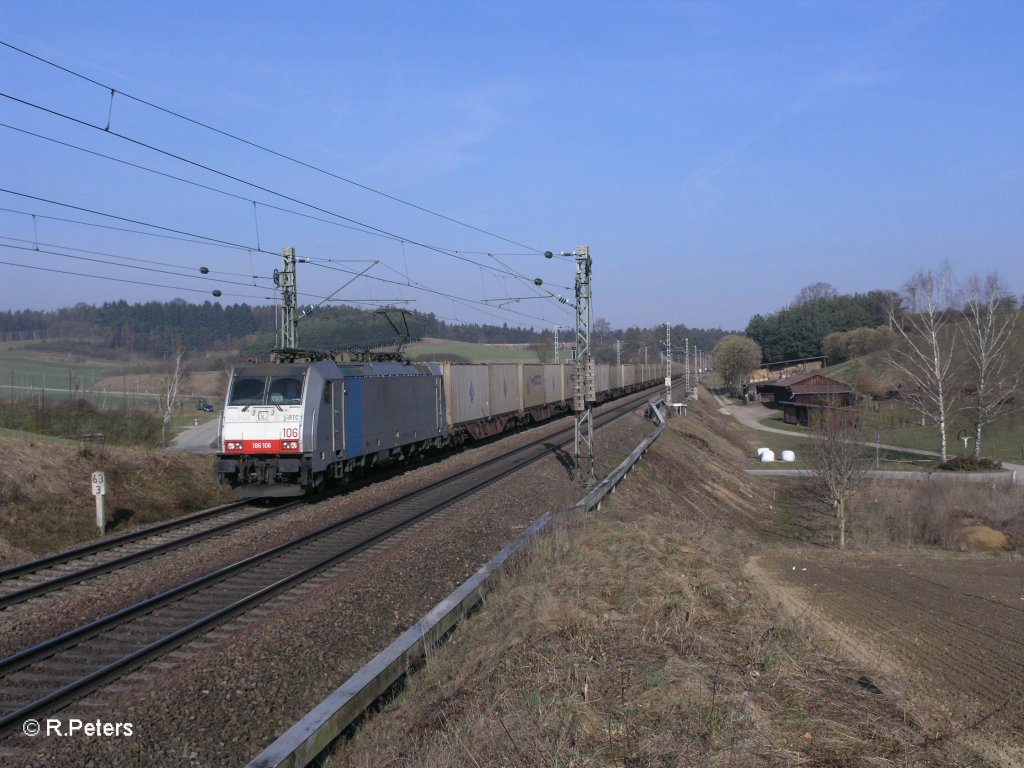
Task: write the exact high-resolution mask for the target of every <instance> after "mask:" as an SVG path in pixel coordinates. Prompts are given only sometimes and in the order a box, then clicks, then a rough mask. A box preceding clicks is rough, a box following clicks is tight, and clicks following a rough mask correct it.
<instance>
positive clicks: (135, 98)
mask: <svg viewBox="0 0 1024 768" xmlns="http://www.w3.org/2000/svg"><path fill="white" fill-rule="evenodd" d="M0 45H3V46H4V47H6V48H9V49H11V50H13V51H16V52H18V53H20V54H22V55H24V56H28V57H30V58H32V59H35V60H36V61H39V62H41V63H43V64H46V65H47V66H50V67H54V68H55V69H58V70H60V71H62V72H65V73H67V74H69V75H72V76H73V77H77V78H80V79H81V80H84V81H86V82H88V83H91V84H93V85H96V86H98V87H100V88H103V89H104V90H109V91H110V107H109V109H108V114H107V126H106V128H105V129H104V131H105V132H109V129H110V117H111V114H112V112H113V102H114V96H115V94H120V95H121V96H122V97H124V98H126V99H130V100H132V101H135V102H137V103H139V104H143V105H145V106H147V107H150V108H151V109H155V110H157V111H159V112H163V113H164V114H166V115H170V116H172V117H175V118H177V119H179V120H184V121H185V122H188V123H191V124H192V125H195V126H198V127H200V128H204V129H206V130H208V131H212V132H214V133H217V134H219V135H221V136H224V137H226V138H229V139H231V140H233V141H238V142H241V143H242V144H245V145H247V146H250V147H253V148H254V149H258V150H260V151H262V152H267V153H268V154H271V155H273V156H275V157H279V158H281V159H282V160H287V161H288V162H291V163H295V164H296V165H299V166H301V167H303V168H307V169H309V170H312V171H315V172H317V173H321V174H324V175H325V176H329V177H330V178H333V179H336V180H338V181H341V182H344V183H346V184H350V185H352V186H354V187H357V188H359V189H362V190H365V191H367V192H371V193H373V194H375V195H379V196H381V197H384V198H386V199H388V200H391V201H393V202H396V203H400V204H402V205H406V206H409V207H410V208H414V209H415V210H418V211H421V212H423V213H427V214H429V215H431V216H436V217H438V218H440V219H443V220H445V221H448V222H451V223H453V224H457V225H459V226H462V227H466V228H468V229H471V230H473V231H475V232H479V233H481V234H484V235H487V236H488V237H493V238H495V239H497V240H502V241H504V242H506V243H509V244H511V245H516V246H519V247H520V248H526V249H527V250H529V251H531V252H532V253H535V254H541V253H543V251H542V250H541V249H539V248H534V247H532V246H529V245H525V244H523V243H519V242H516V241H515V240H512V239H510V238H507V237H504V236H502V235H498V234H496V233H494V232H490V231H488V230H485V229H483V228H481V227H477V226H475V225H473V224H469V223H467V222H464V221H461V220H459V219H456V218H454V217H452V216H448V215H446V214H443V213H440V212H438V211H434V210H432V209H430V208H427V207H425V206H422V205H418V204H417V203H413V202H410V201H408V200H405V199H403V198H400V197H398V196H396V195H392V194H389V193H387V192H383V191H381V190H379V189H376V188H374V187H371V186H369V185H367V184H362V183H360V182H358V181H355V180H353V179H350V178H347V177H345V176H341V175H340V174H337V173H334V172H333V171H328V170H326V169H324V168H321V167H319V166H316V165H313V164H312V163H308V162H306V161H304V160H299V159H298V158H295V157H292V156H291V155H288V154H285V153H283V152H279V151H277V150H274V149H271V148H269V147H267V146H264V145H262V144H259V143H257V142H254V141H251V140H249V139H246V138H243V137H241V136H238V135H236V134H233V133H230V132H229V131H225V130H223V129H221V128H217V127H215V126H212V125H209V124H207V123H204V122H202V121H201V120H197V119H195V118H192V117H189V116H187V115H184V114H182V113H180V112H176V111H175V110H172V109H168V108H167V107H163V106H160V105H159V104H156V103H154V102H151V101H147V100H146V99H143V98H140V97H138V96H133V95H132V94H130V93H127V92H125V91H123V90H117V89H115V88H114V87H113V86H111V85H108V84H106V83H101V82H100V81H98V80H95V79H93V78H91V77H89V76H87V75H84V74H82V73H80V72H77V71H75V70H73V69H70V68H68V67H65V66H62V65H60V64H57V63H56V62H54V61H51V60H49V59H46V58H44V57H42V56H39V55H37V54H34V53H31V52H29V51H26V50H24V49H23V48H19V47H18V46H15V45H12V44H11V43H8V42H6V41H3V40H0Z"/></svg>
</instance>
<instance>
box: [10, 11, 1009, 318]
mask: <svg viewBox="0 0 1024 768" xmlns="http://www.w3.org/2000/svg"><path fill="white" fill-rule="evenodd" d="M1021 39H1024V5H1022V4H1020V3H1015V2H972V3H961V2H937V3H932V2H848V3H847V2H828V3H806V2H775V3H760V2H645V1H644V0H640V1H639V2H629V3H620V2H564V3H550V2H445V1H444V0H438V2H432V3H422V2H372V3H371V2H293V3H251V2H250V3H235V2H218V3H209V2H176V3H138V2H66V1H64V0H62V1H60V2H54V1H51V0H33V2H14V1H11V2H4V3H0V42H3V43H4V44H5V45H4V46H0V94H2V98H0V189H2V190H3V191H0V310H19V309H53V308H58V307H63V306H69V305H73V304H75V303H78V302H86V303H90V304H101V303H103V302H106V301H115V300H119V299H126V300H128V301H130V302H136V301H150V300H157V301H167V300H170V299H174V298H182V299H185V300H186V301H195V302H202V301H205V300H211V301H212V300H219V301H221V302H224V303H235V302H242V301H245V302H248V303H264V302H267V301H271V300H273V298H274V295H275V294H274V288H273V285H272V281H271V276H272V274H273V272H274V270H275V268H280V266H281V260H280V257H279V256H277V255H276V254H279V253H280V252H281V250H282V249H283V248H285V247H294V248H295V249H296V251H297V253H298V255H299V257H300V258H308V259H310V261H309V263H307V264H303V265H301V266H300V267H299V274H298V287H299V293H300V299H301V301H302V302H303V303H304V304H319V303H323V302H326V301H335V300H341V301H349V302H356V303H359V304H360V305H362V306H376V305H380V304H387V303H397V302H405V306H409V307H412V308H415V309H419V310H422V311H430V312H435V313H436V314H437V315H439V316H441V317H444V318H446V319H450V320H454V321H469V322H496V323H499V324H500V323H502V322H507V323H508V324H509V325H532V326H534V327H538V328H539V327H552V326H555V325H561V326H563V327H564V326H568V325H572V323H573V322H574V321H573V316H572V314H571V310H570V308H569V306H568V304H566V303H565V302H559V300H558V297H559V296H562V297H563V298H565V299H567V300H568V301H570V302H571V300H572V285H573V279H574V265H573V263H572V261H571V260H570V259H567V258H556V259H551V260H548V259H545V258H544V257H543V252H544V251H546V250H550V251H553V252H555V253H562V252H571V251H573V250H574V249H575V248H576V247H577V246H578V245H580V244H587V245H589V247H590V252H591V255H592V257H593V311H594V314H595V316H597V317H603V318H607V319H608V320H609V322H610V323H611V324H612V326H613V327H625V326H631V325H635V326H653V325H656V324H660V323H664V322H666V321H669V322H672V323H674V324H677V323H683V324H686V325H689V326H702V327H722V328H727V329H742V328H743V327H745V326H746V324H747V321H748V320H749V318H750V316H751V315H753V314H755V313H766V312H772V311H774V310H776V309H779V308H780V307H783V306H785V305H786V304H788V303H789V302H790V301H792V299H793V298H794V296H795V295H796V293H797V292H798V291H799V289H800V288H801V287H803V286H805V285H808V284H810V283H814V282H819V281H825V282H829V283H832V284H833V285H835V286H836V287H837V288H838V289H839V290H840V291H842V292H857V291H868V290H872V289H878V288H899V286H900V285H901V284H902V283H903V282H904V281H906V280H907V279H908V278H909V277H911V275H912V274H913V273H914V272H915V271H917V270H920V269H930V268H937V267H938V266H940V265H941V264H942V263H943V262H945V261H948V262H949V263H950V264H951V265H952V267H953V269H954V272H955V274H956V275H957V276H958V277H960V278H962V279H965V278H966V277H968V276H969V275H970V274H974V273H988V272H992V271H998V272H999V273H1000V274H1001V275H1002V276H1003V278H1004V280H1005V281H1006V283H1007V284H1008V285H1009V287H1010V288H1011V289H1012V290H1013V291H1014V292H1015V293H1016V294H1017V295H1018V296H1019V295H1020V294H1021V293H1022V292H1024V254H1022V250H1024V248H1022V246H1024V55H1021V45H1020V41H1021ZM19 49H20V50H19ZM33 56H35V57H39V58H41V59H45V60H46V61H45V62H44V61H40V60H39V59H36V58H33ZM47 62H48V63H47ZM54 65H57V66H54ZM58 67H62V68H64V69H63V70H62V69H59V68H58ZM65 70H68V71H65ZM111 89H113V91H114V95H113V96H112V95H111ZM146 102H148V103H146ZM173 113H176V114H173ZM179 116H184V117H186V118H189V119H190V120H192V121H195V122H189V121H187V120H183V119H181V117H179ZM197 123H202V124H205V125H207V126H212V127H214V128H216V129H219V130H220V131H223V132H225V133H229V134H232V135H234V136H237V137H241V138H244V139H246V140H248V141H250V142H253V143H254V144H258V145H260V146H262V147H266V148H269V149H271V150H274V151H275V152H277V153H281V154H284V155H287V156H289V157H290V158H294V159H297V160H300V161H301V162H302V163H305V164H306V165H302V164H298V163H295V162H291V161H289V160H286V159H284V158H282V157H280V156H279V155H274V154H271V153H268V152H266V151H263V150H262V149H259V148H257V147H254V146H251V145H246V144H243V143H241V142H239V141H236V140H234V139H232V138H230V137H228V136H225V135H224V134H223V133H216V132H214V131H211V130H209V129H207V128H205V127H203V126H202V125H199V124H197ZM324 171H326V172H327V173H324ZM381 193H383V194H381ZM438 214H440V215H438ZM203 267H205V268H206V269H208V270H209V272H208V273H205V274H204V273H201V272H200V269H201V268H203ZM364 270H365V273H364V274H362V276H360V277H357V278H355V276H356V274H358V273H362V272H363V271H364ZM352 278H355V279H352ZM534 278H540V279H541V280H542V281H543V285H542V286H541V287H538V286H536V285H535V284H534ZM350 280H351V282H349V281H350ZM214 290H219V291H220V292H221V294H222V295H221V297H220V298H219V299H215V298H214V297H213V296H212V295H211V292H212V291H214Z"/></svg>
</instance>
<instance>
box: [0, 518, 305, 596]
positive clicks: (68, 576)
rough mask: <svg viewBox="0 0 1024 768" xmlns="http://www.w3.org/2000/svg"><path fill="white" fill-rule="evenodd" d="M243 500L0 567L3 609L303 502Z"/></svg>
mask: <svg viewBox="0 0 1024 768" xmlns="http://www.w3.org/2000/svg"><path fill="white" fill-rule="evenodd" d="M249 503H250V502H249V501H247V500H240V501H236V502H232V503H230V504H225V505H222V506H219V507H213V508H211V509H207V510H203V511H202V512H196V513H194V514H191V515H187V516H185V517H180V518H176V519H174V520H168V521H167V522H165V523H160V524H158V525H154V526H150V527H148V528H144V529H142V530H139V531H133V532H131V533H126V534H123V535H121V536H116V537H113V538H109V539H103V540H102V541H97V542H94V543H92V544H86V545H85V546H81V547H76V548H74V549H69V550H67V551H65V552H60V553H58V554H55V555H51V556H49V557H44V558H42V559H39V560H33V561H31V562H28V563H22V564H21V565H16V566H14V567H12V568H7V569H4V570H2V571H0V610H3V609H5V608H8V607H9V606H12V605H15V604H16V603H21V602H24V601H26V600H30V599H32V598H36V597H41V596H42V595H45V594H48V593H50V592H53V591H56V590H58V589H63V588H65V587H67V586H68V585H70V584H78V583H80V582H82V581H85V580H86V579H90V578H93V577H94V576H99V575H100V574H103V573H109V572H110V571H115V570H117V569H119V568H124V567H125V566H128V565H131V564H132V563H136V562H141V561H143V560H148V559H150V558H152V557H155V556H156V555H159V554H162V553H164V552H169V551H171V550H173V549H177V548H179V547H184V546H188V545H190V544H194V543H196V542H197V541H202V540H204V539H208V538H211V537H213V536H218V535H220V534H223V533H227V532H228V531H232V530H234V529H236V528H241V527H243V526H246V525H251V524H253V523H255V522H258V521H260V520H263V519H265V518H267V517H271V516H273V515H277V514H281V513H282V512H285V511H287V510H289V509H293V508H295V507H296V506H301V504H303V503H304V502H292V503H290V504H282V505H278V506H275V507H272V508H269V509H261V510H260V511H258V512H255V513H253V512H251V511H250V510H249V509H248V507H249Z"/></svg>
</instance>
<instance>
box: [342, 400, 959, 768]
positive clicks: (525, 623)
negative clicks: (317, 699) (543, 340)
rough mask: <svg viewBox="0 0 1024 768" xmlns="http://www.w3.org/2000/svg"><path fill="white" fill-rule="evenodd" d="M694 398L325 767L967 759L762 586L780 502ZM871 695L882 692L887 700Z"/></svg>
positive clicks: (741, 444) (735, 438)
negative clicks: (756, 574) (755, 563)
mask: <svg viewBox="0 0 1024 768" xmlns="http://www.w3.org/2000/svg"><path fill="white" fill-rule="evenodd" d="M748 452H749V446H748V445H746V443H745V441H744V438H743V437H742V435H741V434H740V433H739V432H737V431H735V430H734V429H733V427H732V426H731V425H730V423H729V422H728V420H726V419H724V418H723V417H722V416H721V415H720V414H718V413H717V412H716V410H715V407H714V406H713V403H712V402H711V401H706V400H701V401H699V402H698V403H697V404H696V405H695V406H694V407H692V408H691V409H690V413H689V415H688V416H686V417H675V418H672V419H670V421H669V425H668V428H667V429H666V430H665V432H664V433H663V434H662V436H661V438H660V439H659V440H658V441H657V442H656V443H655V444H654V445H653V446H652V448H651V449H650V450H649V451H648V453H647V455H646V457H645V459H644V461H642V462H641V463H640V464H638V465H637V468H636V469H635V470H634V471H633V473H632V474H631V475H630V477H629V479H628V480H627V481H626V482H625V483H623V484H622V486H621V487H620V488H619V491H618V492H617V493H616V494H614V495H613V496H611V497H610V498H609V499H608V500H607V501H606V502H605V504H604V505H603V506H602V508H601V510H600V511H599V512H596V513H593V514H589V515H585V516H579V517H575V518H566V519H564V520H563V521H562V522H561V523H560V524H558V525H556V526H555V528H554V530H553V531H552V532H550V533H549V534H548V535H546V536H544V537H543V538H542V539H541V540H540V541H539V542H538V543H537V544H536V545H535V546H534V547H533V548H532V549H531V550H530V552H529V553H528V555H527V556H525V557H523V558H521V559H520V560H519V561H518V562H517V564H516V565H515V567H514V568H513V569H512V570H511V571H510V572H509V573H507V574H506V575H505V576H504V577H503V578H502V580H501V583H500V585H499V587H498V589H497V590H496V591H495V592H494V593H493V594H492V595H491V596H490V597H489V598H488V600H487V602H486V604H485V606H484V608H483V610H481V611H480V612H479V613H478V614H476V615H475V617H474V618H473V619H472V620H471V621H468V622H466V623H464V624H463V625H461V626H460V628H459V629H458V630H457V631H456V632H455V634H454V636H453V637H452V639H451V641H450V642H449V643H448V644H447V645H446V646H444V647H443V648H442V649H441V650H440V651H439V652H438V653H437V654H436V656H434V657H433V658H431V659H430V661H429V663H428V664H427V665H426V667H425V668H424V669H423V670H421V671H419V672H418V673H417V674H415V675H413V676H412V677H411V678H410V679H409V681H408V682H407V686H406V689H405V691H404V692H403V693H402V695H401V696H399V697H397V698H396V699H395V700H394V701H393V702H392V703H391V704H390V705H389V706H388V707H386V708H385V709H384V710H383V711H382V712H381V713H379V714H377V715H376V716H375V717H374V718H372V719H371V720H370V721H369V722H368V723H367V724H366V725H365V726H364V727H362V728H361V729H360V730H359V731H358V732H357V733H356V734H355V735H354V736H353V738H351V739H350V740H348V741H347V742H344V743H342V744H340V745H339V746H338V748H337V750H336V752H335V754H334V756H333V762H332V763H331V764H332V765H344V766H356V767H359V768H362V767H364V766H366V767H368V766H378V765H431V766H453V767H454V766H465V765H516V766H533V765H574V766H591V765H592V766H598V765H600V766H605V765H652V766H654V765H666V766H667V765H693V766H697V765H708V766H711V765H715V766H718V765H721V766H726V765H737V766H738V765H744V766H751V765H765V766H767V765H776V766H777V765H887V764H900V765H904V764H912V765H915V766H946V765H959V764H966V763H968V762H970V761H971V760H972V759H974V754H973V753H971V752H970V751H969V748H968V747H964V746H961V745H960V744H959V743H955V742H954V740H953V739H940V740H938V741H935V740H934V739H933V738H932V737H933V736H934V733H933V732H930V731H929V730H928V729H927V725H926V724H925V723H923V722H922V719H921V718H920V717H919V715H918V713H917V712H916V711H915V710H914V708H913V704H912V703H911V702H909V701H907V700H906V699H905V698H904V697H903V696H902V695H901V693H900V691H901V688H900V687H899V686H897V685H889V684H888V683H889V681H888V680H886V681H882V680H881V679H879V678H877V677H873V676H874V675H876V671H875V670H874V669H873V668H871V667H868V666H861V665H859V664H858V663H856V662H854V661H850V660H848V659H847V658H846V657H844V656H843V655H842V654H838V653H835V652H834V651H835V646H834V644H832V643H831V642H829V641H824V642H819V640H818V638H820V637H821V635H819V633H818V631H817V629H816V628H815V627H814V626H813V624H812V623H811V622H809V621H806V620H805V619H806V617H804V618H790V617H788V616H787V615H786V614H785V613H784V612H782V611H781V610H780V609H779V607H778V605H777V603H776V602H774V601H773V599H772V597H771V596H770V595H768V594H766V593H765V592H764V591H763V590H762V589H761V587H760V586H759V585H756V584H754V583H752V582H751V579H750V576H749V575H748V573H747V572H746V571H745V566H746V564H747V563H748V561H749V559H750V558H751V557H752V556H754V555H756V554H757V553H760V552H762V551H764V550H766V549H773V548H775V545H774V544H771V543H770V542H769V540H768V539H766V538H765V534H764V533H763V531H764V530H766V529H767V528H768V527H769V523H770V515H771V514H772V510H771V509H770V504H771V499H770V498H769V497H768V496H767V495H766V493H765V491H764V490H762V488H763V486H761V485H759V483H758V481H757V480H756V479H755V478H750V477H748V476H746V475H745V474H744V473H743V472H742V466H743V459H744V457H745V456H746V455H747V453H748ZM876 681H877V684H876Z"/></svg>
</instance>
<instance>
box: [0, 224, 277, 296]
mask: <svg viewBox="0 0 1024 768" xmlns="http://www.w3.org/2000/svg"><path fill="white" fill-rule="evenodd" d="M0 240H13V241H14V242H17V243H34V244H35V245H36V250H38V247H39V246H46V247H47V248H61V249H63V250H65V251H76V252H78V253H88V254H90V255H92V256H107V257H109V258H111V259H120V260H121V261H137V262H140V263H143V264H156V265H158V266H161V267H174V268H176V269H183V270H188V269H190V268H189V267H184V266H182V265H180V264H174V263H172V262H169V261H157V260H155V259H143V258H140V257H138V256H120V255H118V254H116V253H109V252H108V251H94V250H91V249H88V248H75V247H74V246H70V245H64V244H62V243H45V242H42V241H41V240H39V238H38V237H37V238H36V239H35V240H26V239H25V238H23V237H11V236H10V235H0ZM117 266H131V265H121V264H118V265H117ZM207 272H208V273H209V274H211V275H228V276H230V277H249V278H255V279H257V280H270V279H272V278H270V277H260V276H259V275H247V274H245V273H242V272H225V271H223V270H219V269H207ZM168 274H171V273H168ZM173 274H180V275H182V276H183V277H192V275H191V274H189V273H188V272H175V273H173ZM245 285H249V283H245Z"/></svg>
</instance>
